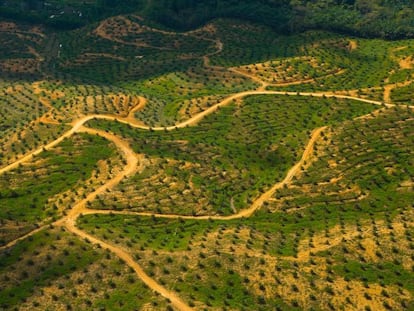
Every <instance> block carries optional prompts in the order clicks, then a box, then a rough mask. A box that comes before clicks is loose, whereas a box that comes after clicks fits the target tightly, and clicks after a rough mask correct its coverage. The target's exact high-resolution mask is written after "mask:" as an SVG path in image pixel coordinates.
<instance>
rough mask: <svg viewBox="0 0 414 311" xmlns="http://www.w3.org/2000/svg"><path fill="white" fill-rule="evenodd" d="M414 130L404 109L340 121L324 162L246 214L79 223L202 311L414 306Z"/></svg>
mask: <svg viewBox="0 0 414 311" xmlns="http://www.w3.org/2000/svg"><path fill="white" fill-rule="evenodd" d="M412 126H413V124H412V111H410V110H407V109H405V108H397V109H389V110H386V111H384V112H382V113H380V115H378V116H376V117H372V118H368V119H366V120H356V121H352V122H351V121H347V122H345V123H344V125H341V126H339V127H337V128H333V129H332V130H331V131H330V132H329V133H326V134H325V135H326V136H325V140H323V141H322V142H320V143H319V144H318V148H317V154H318V158H315V159H314V160H313V162H312V163H311V164H310V166H309V167H308V168H307V169H306V170H305V171H304V172H303V174H302V175H301V176H299V177H298V178H297V180H296V181H295V182H294V183H293V184H292V185H291V186H288V187H287V188H286V189H283V190H281V191H279V192H277V193H276V194H275V197H274V199H272V200H270V201H269V202H268V203H267V204H266V205H265V207H264V209H263V210H262V211H260V212H259V213H257V214H256V215H255V216H253V217H252V218H250V219H242V220H234V221H228V222H222V221H221V222H220V221H208V220H205V221H196V220H180V219H176V220H166V219H164V220H162V219H156V218H151V217H148V218H141V217H134V216H125V215H122V216H121V215H105V216H103V215H101V216H98V215H94V216H85V217H82V218H81V219H80V223H79V224H80V227H81V228H83V229H85V230H87V231H89V232H91V233H93V234H94V235H97V236H99V237H101V238H103V239H106V240H108V241H112V242H113V243H116V244H119V245H122V247H124V248H125V249H128V250H129V251H130V252H131V253H132V254H134V255H135V257H136V258H137V260H138V262H140V263H141V264H143V265H144V266H145V267H146V270H147V272H148V273H149V274H150V275H152V276H154V277H155V278H156V279H157V280H158V281H159V282H161V283H163V284H166V285H167V286H168V287H170V288H173V289H174V290H175V291H176V292H178V293H180V295H181V296H182V297H185V298H186V299H187V301H188V302H189V304H190V305H191V304H192V305H194V306H196V307H198V308H200V309H202V308H203V307H206V308H207V309H209V308H214V307H226V308H236V309H239V310H268V309H270V308H272V309H273V308H276V309H280V310H285V309H295V308H297V309H310V308H319V309H328V310H329V309H338V308H339V309H341V308H344V309H347V310H360V309H367V310H368V309H370V310H386V309H397V310H402V309H410V308H412V306H413V305H412V301H413V298H412V297H413V294H414V292H413V290H414V286H413V285H414V284H413V282H412V279H413V272H412V269H413V260H414V258H413V256H412V247H413V245H412V234H413V233H414V231H413V222H412V216H413V215H412V213H413V212H412V207H413V206H412V202H413V194H412V190H410V189H412V178H413V172H412V163H411V158H412V150H411V149H412V148H410V146H411V145H412V137H411V136H410V135H409V133H410V132H411V131H412ZM372 154H375V155H376V156H375V157H372ZM373 161H375V162H381V164H380V163H373ZM334 163H335V165H334ZM380 168H383V170H384V172H383V173H380V172H379V171H378V169H380ZM332 175H333V176H332ZM338 175H339V176H341V178H340V180H339V181H337V182H335V181H332V178H338ZM328 181H330V182H329V183H328ZM337 183H339V184H340V185H338V184H337ZM342 184H343V185H342ZM353 192H358V193H357V195H355V194H354V193H353ZM349 193H351V194H352V195H350V194H349ZM361 194H362V196H363V197H359V195H361ZM397 241H398V243H396V242H397ZM160 263H162V264H160Z"/></svg>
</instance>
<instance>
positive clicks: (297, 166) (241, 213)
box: [83, 126, 327, 220]
mask: <svg viewBox="0 0 414 311" xmlns="http://www.w3.org/2000/svg"><path fill="white" fill-rule="evenodd" d="M326 128H327V127H326V126H324V127H320V128H317V129H316V130H314V131H313V133H312V135H311V138H310V140H309V142H308V144H307V146H306V148H305V151H304V152H303V154H302V157H301V159H300V160H299V161H298V162H297V163H296V164H295V165H294V166H292V168H291V169H290V170H289V171H288V172H287V173H286V176H285V178H284V179H283V180H282V181H280V182H278V183H276V184H275V185H274V186H273V187H272V188H270V189H269V190H268V191H266V192H265V193H263V194H262V195H261V196H260V197H259V198H257V199H256V200H255V201H254V202H253V203H252V205H250V207H249V208H246V209H243V210H241V211H239V212H238V213H236V214H232V215H229V216H189V215H177V214H154V213H145V212H142V213H141V212H129V211H112V210H92V209H88V210H85V211H84V212H83V214H84V215H91V214H118V215H119V214H120V215H137V216H148V217H149V216H151V217H157V218H169V219H188V220H190V219H192V220H210V219H211V220H232V219H240V218H243V217H245V218H247V217H250V216H252V215H253V214H254V213H255V212H256V211H257V210H258V209H260V207H261V206H262V205H263V203H264V202H266V201H267V200H269V199H270V198H271V197H272V196H273V194H274V193H275V191H276V190H278V189H280V188H282V187H283V186H285V185H287V184H289V183H290V182H291V181H292V178H293V177H294V176H295V175H296V174H297V173H298V172H299V171H300V169H301V167H302V166H303V165H304V164H305V162H306V161H307V160H308V159H309V157H310V156H311V155H312V152H313V149H314V146H315V142H316V141H317V139H318V138H319V136H320V135H321V133H322V131H323V130H325V129H326Z"/></svg>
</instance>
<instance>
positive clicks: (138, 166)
mask: <svg viewBox="0 0 414 311" xmlns="http://www.w3.org/2000/svg"><path fill="white" fill-rule="evenodd" d="M97 30H98V33H99V32H103V31H101V30H102V29H100V28H99V27H98V28H97ZM160 32H162V33H165V34H171V33H169V32H163V31H160ZM100 35H102V33H100ZM182 35H184V36H194V37H195V36H196V35H195V33H194V32H188V33H184V34H182ZM111 39H112V40H113V38H111ZM204 39H205V40H208V41H211V42H214V43H215V45H216V48H217V49H216V51H214V52H211V53H210V54H207V55H205V56H204V57H203V59H204V65H205V66H206V67H212V66H210V59H209V57H210V56H212V55H215V54H218V53H220V52H221V51H222V50H223V43H222V42H221V41H220V40H219V39H217V40H215V39H209V38H204ZM220 68H221V67H220ZM229 70H230V71H232V72H234V73H238V74H241V75H244V76H247V77H249V78H250V79H252V80H253V81H255V82H257V83H259V84H260V86H259V87H258V88H257V89H256V90H251V91H244V92H240V93H236V94H232V95H230V96H228V97H227V98H225V99H224V100H222V101H221V102H219V103H217V104H216V105H214V106H212V107H210V108H208V109H206V110H205V111H203V112H201V113H199V114H196V115H194V116H193V117H191V118H190V119H188V120H186V121H184V122H181V123H179V124H176V125H172V126H168V127H149V126H146V125H143V124H141V123H140V122H138V121H137V120H136V119H135V118H134V112H135V111H137V110H139V109H141V108H142V107H144V106H145V103H146V101H145V100H143V101H141V102H140V103H139V104H138V105H137V106H136V107H135V108H133V109H132V110H131V111H130V112H129V114H128V116H127V117H125V118H123V117H117V116H114V115H99V114H92V115H88V116H84V117H82V118H80V119H78V120H75V121H74V122H73V123H72V124H71V125H72V128H71V129H70V130H69V131H67V132H65V133H64V134H63V135H61V136H60V137H58V138H57V139H55V140H54V141H52V142H50V143H48V144H46V145H44V146H41V147H40V148H38V149H36V150H35V151H33V152H30V153H28V154H27V155H25V156H23V157H22V158H20V159H18V160H17V161H15V162H14V163H12V164H10V165H7V166H5V167H3V168H0V175H1V174H4V173H6V172H8V171H10V170H13V169H16V168H17V167H18V166H19V165H21V164H23V163H25V162H28V161H30V160H32V159H33V157H35V156H36V155H38V154H40V153H41V152H43V151H45V150H48V149H50V148H53V147H55V146H57V145H58V144H59V143H61V142H62V141H63V140H64V139H66V138H69V137H71V136H72V135H74V134H75V133H80V132H84V133H89V134H92V135H99V136H102V137H104V138H105V139H107V140H108V141H111V142H113V143H114V144H115V146H116V147H117V148H118V150H119V151H120V152H121V154H122V156H123V157H124V159H125V160H126V165H125V166H124V167H123V168H122V170H121V171H120V172H119V173H118V174H117V175H116V176H114V177H113V178H111V179H110V180H108V181H107V182H106V183H105V184H103V185H102V186H100V187H98V188H97V189H96V190H94V191H93V192H91V193H89V194H88V195H87V196H86V198H84V199H82V200H80V201H79V202H77V203H76V204H75V205H74V206H73V207H72V208H71V209H70V211H69V212H68V213H67V214H66V215H65V216H64V217H62V218H61V219H59V220H57V221H55V222H54V223H52V224H48V225H44V226H42V227H39V228H37V229H35V230H33V231H31V232H29V233H28V234H26V235H24V236H22V237H19V238H17V239H15V240H13V241H11V242H10V243H8V244H6V245H4V246H2V247H0V249H5V248H10V247H12V246H13V245H15V244H16V243H18V242H19V241H21V240H23V239H26V238H28V237H30V236H32V235H34V234H36V233H38V232H39V231H41V230H43V229H45V228H46V227H48V226H50V225H54V226H63V227H65V228H67V230H68V231H70V232H72V233H73V234H75V235H77V236H79V237H80V238H82V239H87V240H88V241H89V242H91V243H93V244H96V245H99V246H100V247H102V248H104V249H107V250H109V251H111V252H113V253H114V254H115V255H116V256H118V257H119V258H121V259H122V260H124V261H125V263H126V264H127V265H129V266H130V267H131V268H132V269H134V271H135V273H136V274H137V276H138V277H139V278H140V279H141V280H142V281H143V282H144V283H145V284H146V285H147V286H148V287H149V288H150V289H152V290H153V291H155V292H156V293H158V294H160V295H161V296H163V297H165V298H167V299H169V300H170V302H171V304H172V305H173V306H174V308H176V309H177V310H182V311H189V310H192V308H191V307H190V306H188V305H187V304H186V303H185V302H184V301H183V300H182V299H181V298H180V297H178V295H177V294H176V293H174V292H173V291H170V290H168V289H167V288H165V287H164V286H162V285H161V284H159V283H158V282H156V281H155V280H154V279H153V278H151V277H150V276H148V275H147V274H146V273H145V271H144V270H143V269H142V267H141V266H140V265H139V264H138V263H137V262H136V261H135V260H134V258H133V257H132V256H131V255H130V254H129V253H128V252H127V251H125V250H124V249H123V248H121V247H119V246H116V245H112V244H110V243H108V242H105V241H102V240H100V239H98V238H96V237H94V236H92V235H90V234H88V233H86V232H84V231H82V230H80V229H79V228H77V227H76V221H77V219H78V217H79V216H81V215H89V214H112V213H113V214H122V215H138V216H149V217H150V216H151V217H159V218H170V219H192V220H208V219H213V220H232V219H239V218H243V217H250V216H252V215H253V214H254V213H255V212H256V211H257V210H258V209H260V208H261V207H262V205H263V203H264V202H266V201H267V200H269V199H270V198H271V197H272V196H273V195H274V193H275V191H276V190H278V189H280V188H282V187H284V186H285V185H288V184H289V183H291V181H292V179H293V177H294V176H296V175H297V174H298V173H299V172H300V170H301V167H302V166H303V165H304V164H305V162H306V161H307V160H308V159H309V157H310V156H311V155H312V152H313V150H314V146H315V143H316V141H317V140H318V138H319V137H320V135H321V133H322V132H323V131H324V130H325V129H326V128H327V127H326V126H324V127H320V128H317V129H315V130H314V131H313V132H312V134H311V137H310V139H309V142H308V144H307V146H306V148H305V150H304V152H303V154H302V157H301V159H300V160H299V161H298V162H297V163H296V164H295V165H294V166H292V167H291V168H290V169H289V171H288V172H287V173H286V176H285V177H284V179H283V180H282V181H280V182H278V183H276V184H275V185H273V187H271V188H270V189H269V190H267V191H266V192H265V193H263V194H262V195H261V196H260V197H258V198H257V199H256V200H255V201H254V202H253V203H252V205H251V206H250V207H249V208H247V209H244V210H241V211H239V212H237V213H235V214H232V215H229V216H217V215H216V216H185V215H174V214H169V215H167V214H153V213H145V212H143V213H140V212H129V211H111V210H93V209H88V208H87V203H88V202H92V201H93V200H95V199H96V197H97V196H98V195H100V194H102V193H104V192H106V191H107V190H110V189H113V188H114V187H115V186H117V185H118V184H119V183H120V182H121V181H122V180H123V179H124V178H127V177H129V176H132V175H133V174H135V173H136V172H138V171H142V170H143V169H144V168H145V165H144V161H143V160H144V155H138V154H136V153H135V152H134V151H133V150H132V148H131V147H130V146H129V144H128V143H127V142H126V141H124V140H122V139H121V138H119V137H117V136H115V135H114V134H111V133H107V132H105V131H101V130H97V129H91V128H87V127H85V124H86V123H87V122H88V121H90V120H93V119H104V120H109V121H117V122H120V123H124V124H127V125H129V126H131V127H134V128H138V129H142V130H153V131H165V130H167V131H171V130H174V129H178V128H184V127H187V126H192V125H195V124H197V123H198V122H200V121H201V120H203V119H204V118H205V117H206V116H208V115H210V114H212V113H214V112H215V111H217V109H218V108H219V107H222V106H226V105H229V104H231V103H232V102H233V101H235V100H237V99H241V98H244V97H247V96H253V95H284V96H308V97H321V98H322V97H326V98H340V99H350V100H356V101H360V102H364V103H369V104H373V105H379V106H383V107H394V106H395V105H394V104H391V103H389V98H388V97H387V96H386V97H385V102H386V103H383V102H381V101H376V100H369V99H363V98H359V97H354V96H347V95H336V94H332V93H323V92H285V91H267V90H266V87H267V86H271V85H272V84H271V83H268V82H265V81H263V80H261V79H260V78H259V77H257V76H254V75H249V74H245V73H243V72H239V71H238V70H236V69H234V68H233V69H229ZM337 74H339V73H337ZM309 82H312V81H310V80H309ZM301 83H307V81H302V82H301ZM295 84H296V83H295ZM389 92H391V90H389ZM409 107H410V108H414V106H409Z"/></svg>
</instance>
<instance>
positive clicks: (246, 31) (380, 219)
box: [0, 16, 414, 310]
mask: <svg viewBox="0 0 414 311" xmlns="http://www.w3.org/2000/svg"><path fill="white" fill-rule="evenodd" d="M0 43H2V45H3V46H7V47H10V49H6V50H4V51H3V50H2V51H1V52H0V72H1V76H2V79H1V81H0V116H1V120H0V129H1V130H0V146H1V150H0V166H1V167H4V166H5V165H7V164H9V163H12V162H14V161H15V160H16V159H17V158H19V157H21V156H22V155H23V154H26V153H28V152H29V151H31V150H34V149H36V148H38V147H39V146H42V145H44V144H46V143H48V142H50V141H53V140H54V139H56V138H57V137H59V136H60V135H61V134H62V133H63V132H65V131H66V130H68V129H69V128H70V126H71V122H73V121H74V120H77V119H79V118H80V117H82V116H86V115H90V114H112V115H115V116H116V117H127V116H128V117H129V119H131V115H130V112H131V110H132V109H133V108H134V107H136V106H137V105H138V104H141V103H143V102H144V101H143V98H145V99H146V105H145V106H143V109H141V110H139V111H136V112H135V118H136V119H138V120H139V121H141V122H142V123H145V124H147V125H149V126H157V125H158V126H169V125H174V124H177V123H179V122H182V121H184V120H188V119H189V118H190V117H192V116H194V115H195V114H197V113H199V112H201V111H203V110H205V109H207V108H208V107H211V106H212V105H214V104H216V103H218V102H220V101H221V100H223V99H224V98H225V97H226V96H228V95H230V94H233V93H237V92H241V91H244V90H254V89H257V88H258V87H260V85H259V80H260V79H261V80H263V81H264V82H266V83H267V84H268V86H267V88H268V89H276V90H291V91H297V92H301V91H321V92H322V91H323V92H336V93H338V94H339V93H340V94H349V95H353V96H359V97H364V98H371V99H376V100H378V101H387V102H394V103H397V104H399V105H401V107H400V106H398V107H394V108H386V109H385V108H384V107H379V106H374V105H371V104H367V103H363V102H358V101H353V100H340V99H334V98H322V97H321V98H319V97H303V96H287V95H280V96H273V95H271V96H270V95H268V96H248V97H245V98H243V99H239V100H235V101H234V102H232V103H230V104H229V105H228V106H225V107H221V108H220V109H218V110H217V111H216V112H215V113H213V114H211V115H209V116H207V117H206V118H204V119H203V120H202V121H200V122H199V123H198V124H197V125H195V126H191V127H187V128H182V129H177V130H172V131H153V130H137V129H134V128H132V127H130V126H127V125H125V124H120V123H118V122H114V121H103V120H99V121H98V120H94V121H90V122H88V124H87V125H88V126H90V127H93V128H98V129H101V130H104V131H110V132H112V133H114V134H115V135H117V136H119V137H120V138H123V139H125V140H127V141H128V142H129V143H130V146H131V147H132V148H133V149H134V151H135V152H136V153H140V154H144V155H145V156H144V158H143V159H142V158H140V160H139V164H141V165H143V167H145V168H144V170H143V171H140V172H139V173H137V174H135V175H133V176H129V177H128V178H124V179H123V180H122V181H121V182H120V183H119V184H118V185H117V186H116V187H115V188H113V189H112V188H108V190H107V191H105V193H103V194H101V195H99V196H98V197H97V199H96V200H94V201H92V202H89V203H87V206H88V207H91V208H95V209H105V210H108V209H111V210H114V212H116V211H121V210H123V211H136V212H143V211H145V212H149V213H161V214H177V215H194V216H199V215H231V214H234V213H236V212H238V211H240V210H241V209H244V208H247V207H249V206H250V205H251V204H252V202H253V201H254V200H255V199H256V198H257V197H259V196H260V195H261V194H263V193H264V192H265V191H266V190H268V189H269V188H271V187H272V186H273V185H274V184H275V183H277V182H278V181H280V180H282V179H283V178H284V176H285V174H286V172H287V170H288V169H289V168H291V167H292V165H294V164H295V163H296V162H297V161H298V160H299V159H300V157H301V155H302V153H303V150H304V147H305V146H306V144H307V142H308V140H309V137H310V134H311V132H312V130H314V129H315V128H318V127H321V126H328V128H327V129H326V130H324V131H323V132H322V134H321V137H320V138H319V139H318V140H317V141H316V144H315V151H314V154H313V156H312V158H310V159H309V160H307V161H306V162H305V163H304V165H303V167H302V168H301V172H300V173H299V174H297V175H295V177H294V178H293V180H292V182H291V183H289V184H286V186H285V187H283V188H281V189H278V190H277V191H276V192H275V193H274V195H273V197H272V198H271V199H270V200H268V201H266V202H265V203H264V204H263V206H262V207H261V209H260V210H259V211H257V212H256V213H255V214H254V215H253V216H252V217H250V218H246V219H238V220H231V221H212V220H197V219H193V220H183V219H179V218H177V219H159V218H156V217H138V216H132V215H128V216H127V215H115V214H108V215H88V216H81V217H80V219H79V221H78V226H79V228H80V229H82V230H85V231H87V232H89V233H91V234H93V235H94V236H96V237H98V238H100V239H102V240H104V241H107V242H108V243H110V244H112V245H116V246H118V247H120V248H122V249H125V250H127V251H128V252H129V253H130V254H131V255H133V257H134V259H135V260H136V262H137V263H139V264H140V265H141V266H142V267H143V268H144V270H145V271H146V273H147V274H148V275H149V276H150V277H152V278H153V279H155V280H156V281H157V282H158V283H159V284H161V285H163V286H164V287H166V288H167V289H169V290H171V291H173V292H175V293H176V294H177V295H178V296H179V297H181V298H182V299H183V300H184V301H185V302H186V303H187V304H188V305H190V306H192V307H194V308H195V309H196V310H204V309H206V310H219V309H220V310H270V309H275V310H302V309H305V310H391V309H393V310H411V309H413V308H414V305H413V295H414V292H413V291H414V285H413V281H412V280H413V278H414V275H413V267H414V266H413V260H414V258H413V242H412V236H413V233H414V232H413V222H412V219H413V216H414V215H413V209H412V208H413V205H412V202H414V197H413V176H414V171H413V167H414V165H413V164H414V163H413V160H412V159H413V150H412V149H413V148H412V146H413V145H414V141H413V137H412V133H413V131H414V128H413V111H412V109H408V108H406V107H403V106H405V105H407V104H410V103H412V99H411V97H410V96H411V93H412V89H413V84H409V82H410V81H411V79H412V78H413V74H414V69H413V59H412V55H413V51H414V43H413V41H412V40H401V41H382V40H367V39H360V38H349V37H344V36H341V35H337V34H332V33H326V32H316V31H309V32H306V33H304V34H300V35H294V36H289V37H288V36H281V35H279V34H276V33H274V32H273V31H272V30H270V29H269V28H266V27H263V26H256V25H252V24H248V23H240V22H238V21H234V20H216V21H213V22H212V23H210V24H208V25H205V27H203V28H201V29H199V30H196V31H194V32H190V33H177V34H174V33H169V32H164V31H160V30H156V29H152V28H150V27H149V26H148V25H146V24H145V22H143V21H141V20H140V18H139V17H137V16H125V17H114V18H110V19H108V20H106V21H103V22H102V23H100V24H95V25H90V26H88V27H85V28H82V29H78V30H76V31H70V32H59V33H49V32H48V31H46V30H43V29H40V28H33V27H28V26H22V25H12V24H9V23H7V22H1V23H0ZM231 67H232V68H231ZM249 76H254V77H256V78H255V79H251V77H249ZM283 83H290V85H282V84H283ZM272 84H274V85H273V86H272ZM265 86H266V85H262V86H261V87H262V88H263V89H264V88H265ZM388 91H389V92H390V98H388V99H387V100H385V99H386V94H387V92H388ZM298 95H299V94H298ZM380 108H383V109H382V110H381V111H376V112H374V110H375V109H380ZM367 114H370V115H368V116H367ZM363 115H365V117H364V118H359V119H355V118H357V117H360V116H363ZM122 156H123V155H122V154H116V153H115V148H114V146H113V145H112V144H109V143H108V141H106V140H104V139H103V138H99V137H97V136H90V135H86V134H75V135H74V136H73V137H72V138H70V139H67V140H65V141H64V142H63V143H61V144H59V145H58V146H57V147H55V148H52V149H50V150H47V151H46V150H45V151H44V152H42V153H41V154H40V155H38V156H36V157H34V158H33V160H32V161H29V162H27V163H23V164H22V165H20V166H19V167H18V168H16V169H14V170H11V171H9V172H6V173H4V174H2V175H1V176H0V224H1V226H0V242H1V243H0V244H3V245H4V244H5V243H7V242H8V241H11V240H13V239H14V238H16V237H18V236H21V235H22V234H25V233H27V232H29V231H30V230H32V229H34V228H36V227H37V226H39V225H41V224H43V223H47V222H49V221H52V219H55V218H59V217H61V216H62V215H64V214H65V213H66V212H68V211H69V210H70V208H71V207H72V206H73V205H74V204H75V203H76V202H79V201H80V200H81V199H82V198H84V197H86V196H87V194H89V193H91V192H92V191H93V190H95V189H96V188H97V187H98V186H100V185H102V184H105V182H108V181H110V180H111V179H112V178H114V177H115V176H117V174H118V173H119V172H120V170H121V169H122V168H123V164H125V160H124V159H123V158H122ZM171 308H172V306H171V305H170V304H169V302H168V301H165V300H164V299H163V298H161V297H160V296H157V295H156V294H154V293H153V292H152V291H151V290H149V289H148V288H147V287H146V286H145V285H143V283H142V282H141V281H140V280H139V279H138V278H137V277H136V274H135V273H134V272H133V270H131V269H130V268H128V267H127V265H126V264H125V263H124V262H123V261H121V260H119V259H118V258H117V257H115V256H114V255H113V254H112V253H109V252H107V251H104V250H102V249H101V248H100V247H93V246H92V245H91V244H90V243H88V242H87V241H82V240H79V239H78V238H75V237H74V236H72V235H71V234H69V233H67V232H66V231H65V229H62V228H52V227H50V228H46V229H44V230H43V231H41V232H39V233H37V234H35V235H33V236H31V237H29V238H27V239H25V240H23V241H20V242H18V243H17V244H16V245H14V246H13V247H11V248H8V249H2V250H1V251H0V309H5V310H14V309H22V310H25V309H30V310H32V309H34V310H52V309H53V310H55V309H67V310H70V309H72V310H97V309H99V310H104V309H107V310H132V309H143V310H151V309H155V310H166V309H167V310H170V309H171Z"/></svg>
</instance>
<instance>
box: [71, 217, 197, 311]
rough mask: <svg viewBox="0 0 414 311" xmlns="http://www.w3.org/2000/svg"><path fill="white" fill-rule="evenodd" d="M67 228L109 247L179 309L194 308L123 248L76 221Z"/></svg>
mask: <svg viewBox="0 0 414 311" xmlns="http://www.w3.org/2000/svg"><path fill="white" fill-rule="evenodd" d="M66 228H67V229H68V230H69V231H70V232H72V233H74V234H76V235H78V236H79V237H81V238H83V239H87V240H88V241H89V242H91V243H93V244H96V245H99V246H101V247H102V248H104V249H107V250H109V251H111V252H112V253H114V254H115V255H117V256H118V257H119V258H121V259H122V260H123V261H125V263H126V264H127V265H128V266H130V267H131V268H132V269H134V271H135V273H136V274H137V276H138V277H139V278H140V279H141V280H142V281H143V282H144V283H145V284H146V285H147V286H148V287H149V288H151V289H152V290H153V291H155V292H157V293H158V294H160V295H161V296H163V297H165V298H167V299H169V300H170V302H171V304H172V305H173V306H174V307H175V308H177V309H178V310H182V311H190V310H193V309H192V308H191V307H189V306H188V305H187V304H186V303H185V302H184V301H182V300H181V299H180V298H179V297H178V296H177V295H176V294H175V293H174V292H172V291H169V290H168V289H166V288H165V287H163V286H162V285H160V284H159V283H157V282H156V281H155V280H154V279H153V278H151V277H150V276H149V275H148V274H146V273H145V271H144V270H143V269H142V268H141V266H140V265H139V264H138V263H136V262H135V260H134V259H133V258H132V256H131V255H129V254H128V253H127V252H126V251H124V250H123V249H122V248H120V247H118V246H114V245H111V244H108V243H106V242H104V241H101V240H99V239H97V238H96V237H94V236H92V235H90V234H87V233H85V232H84V231H82V230H80V229H78V228H77V227H76V226H75V224H74V223H68V224H66Z"/></svg>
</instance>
